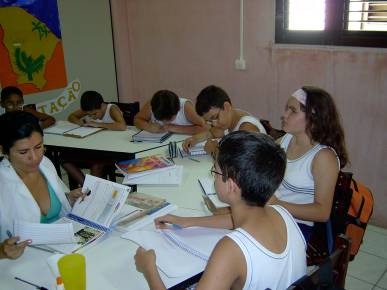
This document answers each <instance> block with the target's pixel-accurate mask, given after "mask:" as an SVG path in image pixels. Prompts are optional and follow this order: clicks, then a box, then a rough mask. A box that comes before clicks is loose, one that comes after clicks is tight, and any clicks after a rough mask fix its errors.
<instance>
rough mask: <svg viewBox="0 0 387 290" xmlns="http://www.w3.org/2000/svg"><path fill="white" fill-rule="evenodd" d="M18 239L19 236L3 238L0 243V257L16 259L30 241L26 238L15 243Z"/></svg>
mask: <svg viewBox="0 0 387 290" xmlns="http://www.w3.org/2000/svg"><path fill="white" fill-rule="evenodd" d="M18 241H19V237H12V238H9V239H6V240H4V242H3V243H1V244H0V258H7V259H17V258H19V257H20V256H21V255H22V254H23V253H24V250H25V248H26V247H27V246H28V245H29V244H31V242H32V241H31V240H26V241H23V242H20V243H17V242H18Z"/></svg>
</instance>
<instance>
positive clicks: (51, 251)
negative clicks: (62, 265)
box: [28, 245, 59, 254]
mask: <svg viewBox="0 0 387 290" xmlns="http://www.w3.org/2000/svg"><path fill="white" fill-rule="evenodd" d="M28 247H30V248H33V249H37V250H41V251H44V252H48V253H52V254H58V253H59V252H58V251H55V250H51V249H47V248H41V247H37V246H34V245H28Z"/></svg>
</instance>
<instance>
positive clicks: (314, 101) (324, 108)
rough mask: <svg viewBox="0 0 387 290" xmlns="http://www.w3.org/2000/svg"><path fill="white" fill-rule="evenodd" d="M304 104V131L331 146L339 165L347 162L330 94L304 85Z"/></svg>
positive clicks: (336, 114)
mask: <svg viewBox="0 0 387 290" xmlns="http://www.w3.org/2000/svg"><path fill="white" fill-rule="evenodd" d="M302 89H303V90H304V91H305V93H306V95H307V97H306V104H305V106H304V105H302V104H301V110H302V111H304V112H305V119H306V132H307V133H308V134H309V135H310V137H311V138H312V140H314V141H316V142H318V143H320V144H322V145H326V146H330V147H332V148H333V149H334V150H335V151H336V154H337V156H338V157H339V160H340V167H341V168H342V167H344V166H345V165H346V164H347V162H348V155H347V150H346V148H345V137H344V130H343V128H342V126H341V124H340V117H339V114H338V112H337V109H336V105H335V103H334V101H333V99H332V97H331V95H330V94H329V93H328V92H326V91H324V90H323V89H320V88H318V87H312V86H304V87H302Z"/></svg>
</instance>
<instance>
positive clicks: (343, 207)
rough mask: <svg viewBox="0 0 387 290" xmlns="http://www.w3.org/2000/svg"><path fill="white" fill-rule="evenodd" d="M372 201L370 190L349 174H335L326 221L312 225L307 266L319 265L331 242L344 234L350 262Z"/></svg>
mask: <svg viewBox="0 0 387 290" xmlns="http://www.w3.org/2000/svg"><path fill="white" fill-rule="evenodd" d="M373 205H374V199H373V196H372V193H371V191H370V190H369V189H368V188H367V187H365V186H364V185H363V184H362V183H361V182H359V181H356V180H354V179H353V177H352V173H350V172H342V171H340V172H339V176H338V179H337V182H336V188H335V193H334V196H333V203H332V211H331V215H330V218H329V221H328V222H325V223H321V222H317V223H315V224H314V228H313V233H312V236H311V238H310V241H309V242H308V248H307V257H308V265H315V264H318V263H320V262H321V261H322V260H323V259H324V258H325V257H327V256H329V254H330V253H331V252H332V250H333V240H334V238H335V237H337V236H338V235H340V234H345V235H347V236H348V237H350V238H351V240H352V246H351V251H350V260H351V261H352V260H353V259H354V258H355V256H356V254H357V253H358V251H359V248H360V245H361V243H362V241H363V236H364V233H365V229H366V227H367V224H368V222H369V220H370V217H371V215H372V211H373Z"/></svg>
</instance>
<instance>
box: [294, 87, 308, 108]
mask: <svg viewBox="0 0 387 290" xmlns="http://www.w3.org/2000/svg"><path fill="white" fill-rule="evenodd" d="M292 97H294V98H296V99H297V101H299V102H300V103H301V104H303V105H304V106H305V104H306V92H305V91H304V90H303V89H298V90H297V91H295V92H294V93H293V94H292Z"/></svg>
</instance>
